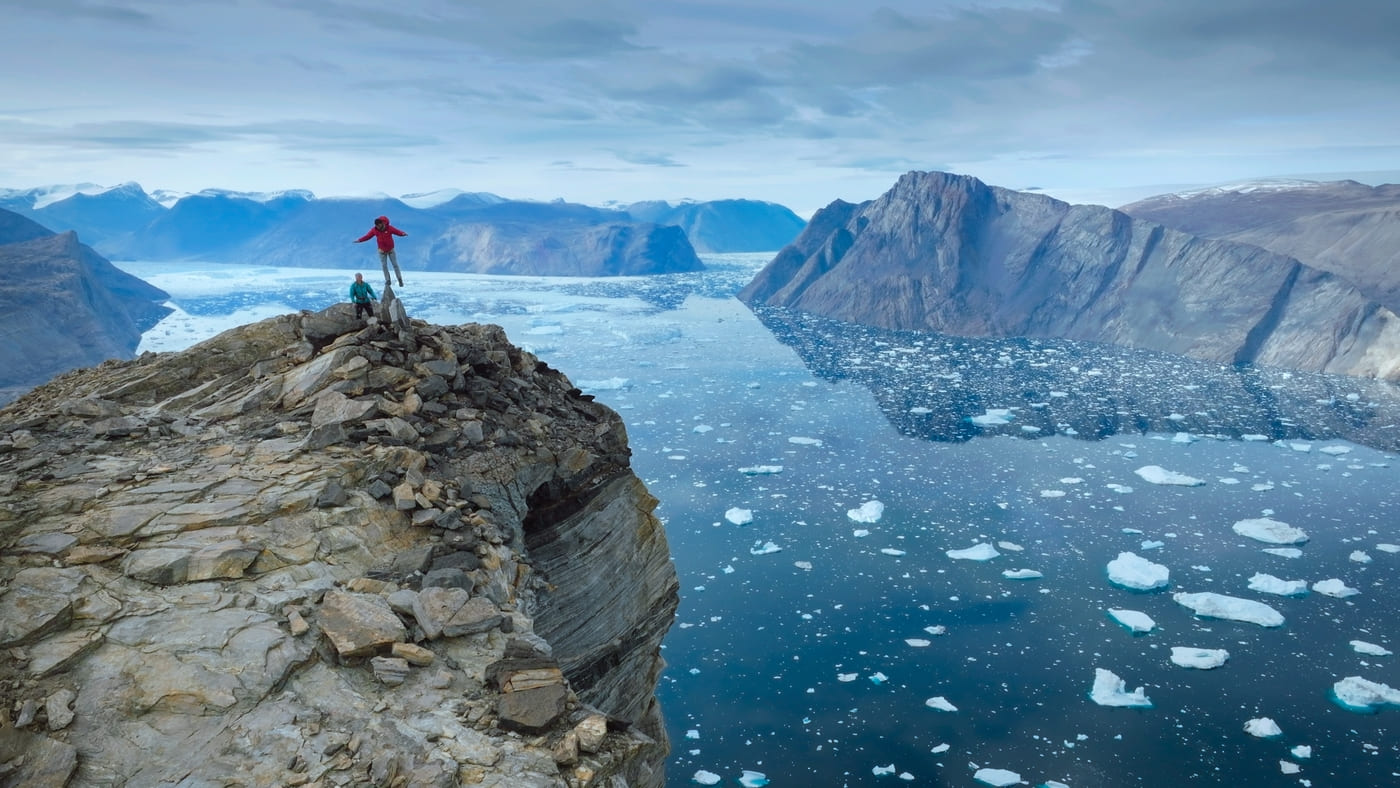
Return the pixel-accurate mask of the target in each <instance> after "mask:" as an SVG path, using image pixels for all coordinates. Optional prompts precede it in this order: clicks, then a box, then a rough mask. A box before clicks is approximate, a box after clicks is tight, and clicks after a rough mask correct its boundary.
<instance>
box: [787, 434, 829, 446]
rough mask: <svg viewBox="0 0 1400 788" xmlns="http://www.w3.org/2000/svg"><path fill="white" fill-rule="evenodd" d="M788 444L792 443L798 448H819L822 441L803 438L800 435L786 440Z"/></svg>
mask: <svg viewBox="0 0 1400 788" xmlns="http://www.w3.org/2000/svg"><path fill="white" fill-rule="evenodd" d="M788 443H793V444H796V445H798V446H820V445H822V440H821V438H804V437H802V436H800V435H794V436H793V437H791V438H788Z"/></svg>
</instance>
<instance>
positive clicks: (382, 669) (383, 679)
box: [369, 657, 411, 687]
mask: <svg viewBox="0 0 1400 788" xmlns="http://www.w3.org/2000/svg"><path fill="white" fill-rule="evenodd" d="M369 662H370V667H371V668H373V670H374V677H375V679H377V680H378V681H379V683H381V684H385V685H387V686H390V687H397V686H399V685H400V684H402V683H403V682H404V679H406V678H408V672H409V670H411V668H409V666H408V660H405V659H400V658H398V657H374V658H373V659H371V660H370V661H369Z"/></svg>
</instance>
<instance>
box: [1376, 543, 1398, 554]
mask: <svg viewBox="0 0 1400 788" xmlns="http://www.w3.org/2000/svg"><path fill="white" fill-rule="evenodd" d="M1376 549H1377V550H1380V551H1381V552H1382V553H1400V544H1385V543H1381V544H1378V545H1376Z"/></svg>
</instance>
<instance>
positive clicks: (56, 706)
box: [44, 687, 78, 731]
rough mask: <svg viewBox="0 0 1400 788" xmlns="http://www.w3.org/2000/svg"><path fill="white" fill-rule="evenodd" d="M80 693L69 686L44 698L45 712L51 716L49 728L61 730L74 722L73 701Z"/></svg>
mask: <svg viewBox="0 0 1400 788" xmlns="http://www.w3.org/2000/svg"><path fill="white" fill-rule="evenodd" d="M77 699H78V693H76V692H74V691H73V690H71V689H68V688H67V687H64V688H63V689H60V690H58V691H57V692H55V693H53V694H52V695H50V696H48V697H47V698H45V699H44V712H45V713H46V714H48V717H49V730H50V731H61V730H63V729H64V728H67V727H68V726H69V725H71V724H73V708H72V706H73V701H75V700H77Z"/></svg>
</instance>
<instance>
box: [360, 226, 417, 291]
mask: <svg viewBox="0 0 1400 788" xmlns="http://www.w3.org/2000/svg"><path fill="white" fill-rule="evenodd" d="M396 235H398V236H407V235H408V233H406V232H404V231H403V230H400V229H399V228H397V227H395V226H394V225H392V224H389V217H387V216H381V217H379V218H378V219H375V220H374V226H373V227H371V228H369V232H367V233H365V234H364V235H363V236H361V237H360V238H357V239H356V240H355V243H363V242H365V241H368V240H369V239H371V238H373V239H375V241H377V242H378V244H379V265H380V267H381V268H383V269H384V286H385V287H388V286H389V264H390V263H393V264H394V276H396V277H398V280H399V287H403V274H401V273H399V256H398V254H396V253H395V252H394V236H396Z"/></svg>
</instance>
